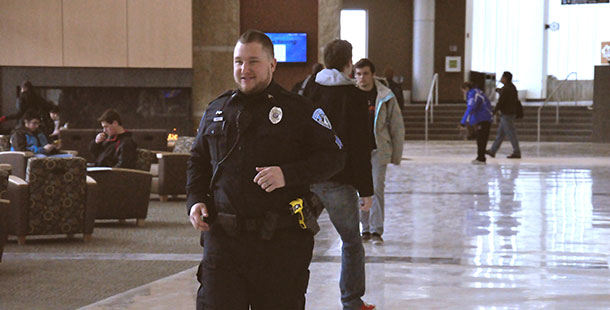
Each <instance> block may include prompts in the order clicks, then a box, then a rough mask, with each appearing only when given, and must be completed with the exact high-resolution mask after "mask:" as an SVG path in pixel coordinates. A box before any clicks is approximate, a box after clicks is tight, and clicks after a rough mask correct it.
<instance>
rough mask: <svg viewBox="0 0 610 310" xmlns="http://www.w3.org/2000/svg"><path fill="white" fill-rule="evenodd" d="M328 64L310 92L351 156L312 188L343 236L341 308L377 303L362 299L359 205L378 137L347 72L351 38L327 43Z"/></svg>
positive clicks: (369, 181) (368, 189)
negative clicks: (331, 174) (327, 178)
mask: <svg viewBox="0 0 610 310" xmlns="http://www.w3.org/2000/svg"><path fill="white" fill-rule="evenodd" d="M324 64H325V66H326V69H324V70H322V71H320V73H318V74H317V75H316V80H315V81H316V85H315V87H314V89H313V90H312V92H311V93H310V94H307V93H306V96H309V97H310V98H311V99H312V100H313V101H314V103H315V104H316V105H317V106H320V107H321V108H322V109H324V111H326V112H327V113H328V118H329V119H330V123H332V128H333V129H334V130H335V132H336V133H337V135H338V136H339V138H340V139H341V141H343V143H344V147H345V151H346V153H347V154H346V155H347V157H346V162H345V168H343V170H341V171H340V172H339V173H337V174H335V175H334V176H333V177H332V178H330V180H329V181H327V182H323V183H318V184H314V185H313V186H312V190H313V191H314V192H315V193H316V194H318V196H320V198H321V199H322V202H323V203H324V206H325V207H326V210H327V211H328V215H329V216H330V219H331V221H332V223H333V225H334V226H335V229H336V230H337V232H338V233H339V235H340V236H341V240H342V241H343V248H342V260H341V279H340V283H339V287H340V288H341V302H342V303H343V309H350V310H351V309H358V310H361V309H375V306H373V305H369V304H367V303H364V302H363V301H362V299H361V297H362V296H363V295H364V291H365V275H364V247H363V246H362V239H361V236H360V215H359V210H358V209H359V208H358V207H359V205H360V209H361V210H363V211H369V209H370V208H371V205H372V203H373V199H372V196H373V194H374V192H373V177H372V167H371V151H372V149H373V144H374V139H373V132H372V130H370V125H369V111H368V102H367V96H366V94H365V93H364V92H363V91H361V90H359V89H358V88H357V87H356V84H355V82H354V81H353V80H352V79H351V78H350V77H349V75H350V74H351V72H352V68H353V64H352V45H351V44H350V43H349V42H347V41H345V40H335V41H332V42H330V43H329V44H327V45H326V46H325V47H324ZM330 123H329V124H328V126H329V128H330ZM358 196H360V199H361V201H360V203H359V201H358Z"/></svg>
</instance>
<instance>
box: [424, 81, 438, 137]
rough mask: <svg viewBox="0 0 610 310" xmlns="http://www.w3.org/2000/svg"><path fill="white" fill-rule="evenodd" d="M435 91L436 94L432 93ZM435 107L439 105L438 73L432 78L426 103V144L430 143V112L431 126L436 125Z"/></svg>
mask: <svg viewBox="0 0 610 310" xmlns="http://www.w3.org/2000/svg"><path fill="white" fill-rule="evenodd" d="M433 91H434V93H432V92H433ZM433 96H434V97H433ZM432 100H434V104H432ZM434 105H438V73H434V76H433V77H432V83H431V84H430V91H429V92H428V100H427V101H426V109H425V110H424V114H425V120H426V129H425V139H426V142H427V141H428V111H430V124H434Z"/></svg>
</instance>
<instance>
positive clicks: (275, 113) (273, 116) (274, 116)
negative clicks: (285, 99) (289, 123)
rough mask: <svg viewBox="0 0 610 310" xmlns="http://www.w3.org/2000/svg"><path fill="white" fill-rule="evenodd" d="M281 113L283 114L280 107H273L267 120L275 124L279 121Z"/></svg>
mask: <svg viewBox="0 0 610 310" xmlns="http://www.w3.org/2000/svg"><path fill="white" fill-rule="evenodd" d="M283 115H284V112H282V108H280V107H273V108H271V110H270V111H269V121H270V122H271V124H273V125H276V124H277V123H279V122H280V121H281V120H282V116H283Z"/></svg>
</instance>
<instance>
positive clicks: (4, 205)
mask: <svg viewBox="0 0 610 310" xmlns="http://www.w3.org/2000/svg"><path fill="white" fill-rule="evenodd" d="M8 175H9V172H8V171H7V170H4V169H0V262H1V261H2V253H3V252H4V244H5V243H6V238H7V237H8V208H9V201H8V200H6V199H4V198H5V197H6V196H7V192H6V191H7V188H8Z"/></svg>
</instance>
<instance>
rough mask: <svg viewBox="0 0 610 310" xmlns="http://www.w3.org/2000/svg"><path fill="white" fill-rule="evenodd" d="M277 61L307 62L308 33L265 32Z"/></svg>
mask: <svg viewBox="0 0 610 310" xmlns="http://www.w3.org/2000/svg"><path fill="white" fill-rule="evenodd" d="M265 34H266V35H267V36H269V38H270V39H271V42H273V53H274V54H275V59H277V62H307V33H265Z"/></svg>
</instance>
